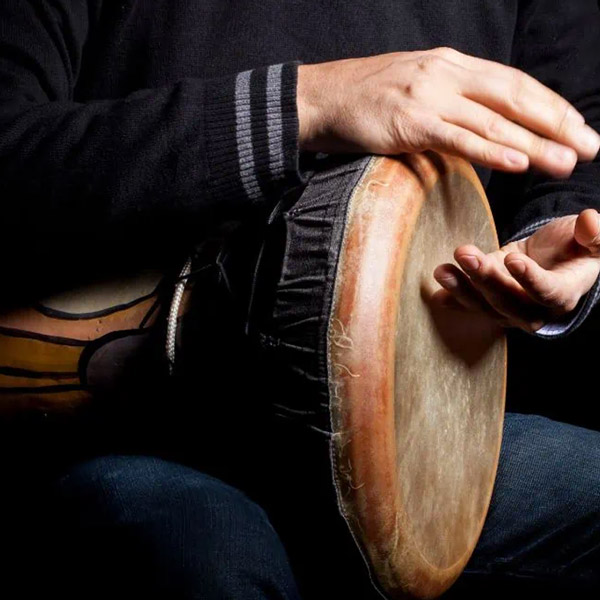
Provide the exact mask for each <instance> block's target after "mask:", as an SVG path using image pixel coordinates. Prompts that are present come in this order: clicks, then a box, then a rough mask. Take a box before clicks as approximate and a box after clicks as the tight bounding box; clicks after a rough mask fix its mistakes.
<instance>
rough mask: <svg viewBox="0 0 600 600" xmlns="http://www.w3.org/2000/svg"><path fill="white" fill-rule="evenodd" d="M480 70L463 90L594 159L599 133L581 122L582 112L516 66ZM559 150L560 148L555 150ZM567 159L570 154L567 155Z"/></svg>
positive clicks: (599, 142)
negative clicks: (485, 70) (515, 67)
mask: <svg viewBox="0 0 600 600" xmlns="http://www.w3.org/2000/svg"><path fill="white" fill-rule="evenodd" d="M499 66H501V67H503V69H500V70H499V69H498V68H496V69H493V70H492V71H491V72H489V71H488V72H487V73H486V72H484V71H480V72H479V73H478V75H475V76H473V77H470V78H468V79H466V80H465V81H464V83H463V87H462V93H463V95H464V96H465V97H467V98H469V99H470V100H473V101H475V102H477V103H479V104H483V105H485V106H487V107H488V108H490V109H491V110H492V111H494V112H497V113H499V114H501V115H502V116H504V117H506V118H507V119H509V120H511V121H514V122H516V123H518V124H519V125H522V126H523V127H525V128H526V129H528V130H530V131H532V132H534V133H536V134H539V135H540V136H542V138H546V139H549V140H553V141H555V142H558V144H561V145H563V146H565V147H566V148H565V149H563V150H562V151H563V152H567V151H569V149H572V150H570V152H575V153H576V157H577V158H579V159H580V160H588V161H589V160H593V159H594V158H595V156H596V155H597V154H598V150H599V149H600V135H598V133H596V132H595V131H594V130H593V129H592V128H591V127H589V126H588V125H585V124H584V123H582V121H581V115H580V114H579V113H578V112H577V111H576V109H575V108H574V107H573V106H572V105H571V104H570V103H569V102H567V101H566V100H565V99H564V98H562V97H561V96H559V95H558V94H556V93H555V92H553V91H552V90H550V89H549V88H547V87H545V86H544V85H542V84H541V83H539V82H538V81H536V80H535V79H534V78H533V77H530V76H529V75H526V74H525V73H523V72H521V71H518V70H516V69H511V68H509V67H505V66H504V65H499ZM556 151H557V152H560V151H561V150H560V149H556ZM566 158H568V157H566Z"/></svg>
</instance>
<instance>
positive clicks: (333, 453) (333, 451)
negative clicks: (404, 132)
mask: <svg viewBox="0 0 600 600" xmlns="http://www.w3.org/2000/svg"><path fill="white" fill-rule="evenodd" d="M377 159H378V157H372V158H371V159H370V160H369V162H368V163H367V164H366V165H365V167H364V171H363V174H362V175H361V176H360V179H359V180H358V182H357V183H356V185H355V186H354V190H353V192H352V196H351V198H350V201H349V203H348V204H349V207H348V210H347V211H346V218H345V221H344V232H343V234H342V243H341V245H340V253H339V257H338V261H337V264H336V267H335V273H336V281H335V284H334V289H333V295H332V299H331V310H330V311H329V317H328V319H327V337H326V357H327V379H328V382H327V383H328V388H329V420H330V424H331V430H332V432H331V437H330V439H329V458H330V466H331V474H332V478H333V485H334V487H335V492H336V499H337V505H338V511H339V513H340V514H341V515H342V517H343V518H344V520H345V521H346V525H347V527H348V530H349V531H350V534H351V535H352V538H353V540H354V543H355V545H356V547H357V548H358V551H359V552H360V554H361V556H362V558H363V561H364V563H365V565H366V567H367V572H368V573H369V579H370V580H371V584H372V585H373V587H374V588H375V590H376V591H377V593H378V594H380V595H381V596H382V597H383V598H386V595H385V594H384V593H383V591H382V590H381V589H380V586H379V583H378V582H377V581H376V580H375V578H374V576H373V573H372V570H371V564H370V562H369V560H368V558H367V556H366V551H365V549H364V548H363V547H362V545H361V544H360V542H359V541H358V539H357V536H356V534H355V533H354V527H353V526H352V525H351V523H350V516H349V515H348V513H347V512H346V509H345V508H344V505H343V502H342V500H341V497H342V495H341V491H340V480H339V477H338V475H337V472H336V470H335V466H337V464H338V451H337V442H336V436H337V438H339V437H340V432H336V431H333V429H334V418H333V411H332V398H337V397H338V396H337V395H335V396H334V392H335V393H337V392H336V391H335V387H334V385H333V383H332V366H331V360H330V351H331V328H332V319H331V315H332V314H333V313H334V311H335V308H336V305H337V302H336V300H337V288H338V284H337V273H338V272H339V269H340V265H341V259H340V257H341V256H342V255H343V252H342V251H343V250H344V249H345V247H346V245H347V238H348V223H349V221H350V218H351V216H352V215H353V208H354V198H355V196H356V193H357V190H358V189H359V187H360V186H361V185H362V183H363V182H364V180H365V179H366V177H367V175H369V173H370V172H371V170H372V168H373V165H374V163H375V162H376V161H377Z"/></svg>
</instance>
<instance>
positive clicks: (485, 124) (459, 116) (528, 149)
mask: <svg viewBox="0 0 600 600" xmlns="http://www.w3.org/2000/svg"><path fill="white" fill-rule="evenodd" d="M447 108H448V110H447V112H445V114H444V115H443V118H444V120H446V121H450V122H452V123H454V124H455V125H458V126H460V127H463V128H466V129H468V130H470V131H473V132H474V133H476V134H478V135H479V136H481V137H483V138H485V139H487V140H490V141H491V142H494V143H496V144H500V145H502V146H504V147H505V148H507V149H512V151H513V152H514V156H516V158H514V159H512V160H511V159H510V157H512V156H513V155H512V154H509V153H508V152H505V153H504V155H505V157H506V160H511V162H513V163H514V165H516V166H520V165H523V168H524V169H525V168H527V166H528V164H529V165H533V166H535V167H538V168H539V169H542V170H544V171H547V172H549V173H551V174H552V175H554V176H555V177H567V176H568V175H569V174H570V173H571V172H572V170H573V168H574V167H575V164H576V163H577V154H576V153H575V151H574V150H573V149H572V148H567V147H566V146H563V145H561V144H558V143H556V142H553V141H551V140H547V139H544V138H540V137H539V136H538V135H536V134H534V133H533V132H531V131H529V130H528V129H526V128H525V127H521V126H520V125H517V124H516V123H513V122H512V121H510V120H508V119H506V118H505V117H503V116H502V115H500V114H498V113H495V112H494V111H493V110H490V109H489V108H487V107H485V106H483V105H482V104H478V103H477V102H473V101H472V100H469V99H467V98H463V101H462V102H461V103H460V104H458V103H453V104H450V105H448V107H447ZM511 170H513V169H511Z"/></svg>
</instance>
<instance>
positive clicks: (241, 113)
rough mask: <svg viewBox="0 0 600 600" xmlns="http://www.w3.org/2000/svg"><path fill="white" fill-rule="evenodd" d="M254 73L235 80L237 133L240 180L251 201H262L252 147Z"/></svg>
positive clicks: (240, 76)
mask: <svg viewBox="0 0 600 600" xmlns="http://www.w3.org/2000/svg"><path fill="white" fill-rule="evenodd" d="M251 76H252V71H244V72H243V73H240V74H239V75H238V76H237V77H236V80H235V132H236V140H237V150H238V161H239V165H240V178H241V180H242V185H243V187H244V191H245V192H246V195H247V196H248V198H250V200H259V199H262V192H261V189H260V185H259V184H258V180H257V179H256V166H255V163H254V149H253V147H252V119H251V113H250V103H251V98H250V78H251Z"/></svg>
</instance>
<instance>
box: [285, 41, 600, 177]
mask: <svg viewBox="0 0 600 600" xmlns="http://www.w3.org/2000/svg"><path fill="white" fill-rule="evenodd" d="M297 102H298V117H299V126H300V147H301V149H303V150H309V151H314V152H327V153H336V152H366V153H371V154H400V153H404V152H420V151H424V150H436V151H439V152H446V153H448V154H454V155H457V156H461V157H463V158H465V159H466V160H468V161H471V162H475V163H478V164H481V165H483V166H485V167H488V168H491V169H498V170H504V171H513V172H521V171H525V170H527V168H528V167H529V166H535V167H537V168H538V169H540V170H542V171H545V172H547V173H549V174H550V175H553V176H555V177H567V176H569V175H570V174H571V172H572V170H573V168H574V167H575V164H576V163H577V160H593V158H594V157H595V156H596V154H597V153H598V149H599V148H600V136H599V135H598V134H597V133H596V132H595V131H594V130H593V129H591V128H590V127H589V126H587V125H585V122H584V118H583V116H582V115H581V114H580V113H579V112H578V111H577V110H576V109H575V108H574V107H573V106H571V104H569V102H567V101H566V100H565V99H564V98H562V97H561V96H559V95H558V94H556V93H555V92H553V91H552V90H550V89H549V88H547V87H546V86H544V85H543V84H541V83H540V82H538V81H537V80H535V79H534V78H533V77H530V76H529V75H527V74H525V73H523V72H522V71H519V70H518V69H515V68H512V67H507V66H505V65H502V64H499V63H496V62H492V61H488V60H483V59H480V58H475V57H473V56H469V55H466V54H462V53H460V52H457V51H455V50H452V49H450V48H436V49H433V50H428V51H425V52H396V53H393V54H383V55H379V56H373V57H368V58H358V59H348V60H338V61H333V62H328V63H320V64H314V65H301V66H300V67H299V70H298V94H297Z"/></svg>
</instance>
